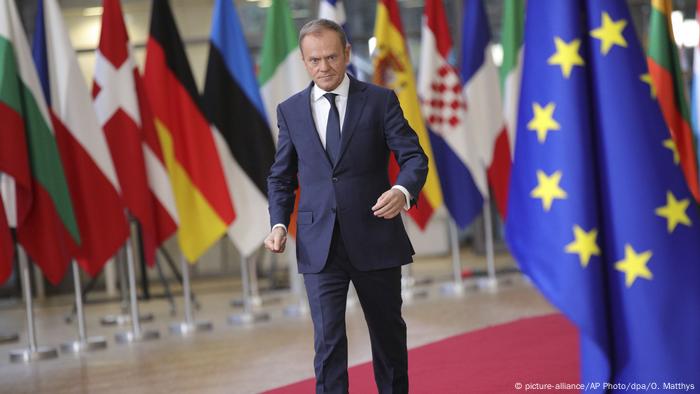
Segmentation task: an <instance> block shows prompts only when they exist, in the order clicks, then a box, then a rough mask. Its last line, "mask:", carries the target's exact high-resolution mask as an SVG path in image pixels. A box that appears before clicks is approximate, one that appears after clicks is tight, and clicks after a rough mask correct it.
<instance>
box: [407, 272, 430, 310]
mask: <svg viewBox="0 0 700 394" xmlns="http://www.w3.org/2000/svg"><path fill="white" fill-rule="evenodd" d="M415 285H416V279H415V278H414V277H413V274H412V273H411V267H410V266H409V265H404V266H402V267H401V298H402V299H403V301H404V302H411V301H413V300H417V299H423V298H426V297H428V290H427V289H417V288H416V287H415Z"/></svg>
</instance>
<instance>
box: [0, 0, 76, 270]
mask: <svg viewBox="0 0 700 394" xmlns="http://www.w3.org/2000/svg"><path fill="white" fill-rule="evenodd" d="M0 122H1V124H2V127H1V128H0V171H2V172H3V173H5V174H6V175H8V176H10V177H12V181H13V182H14V193H12V194H13V195H11V196H5V197H6V200H8V199H12V200H13V201H14V202H15V204H13V205H16V212H13V213H15V214H16V215H15V218H14V220H15V221H16V223H14V224H15V225H16V227H17V238H18V241H19V242H20V243H21V244H22V246H23V247H24V248H25V250H26V251H27V254H28V255H29V256H30V257H31V258H32V259H33V260H34V261H35V262H36V263H37V264H38V265H39V266H40V267H41V269H42V271H43V272H44V275H45V276H46V278H47V279H48V280H49V281H50V282H51V283H53V284H58V283H59V282H60V281H61V279H62V278H63V275H64V273H65V272H66V269H67V267H68V265H69V263H70V261H71V252H72V251H73V250H75V249H76V248H77V247H78V246H79V245H80V234H79V231H78V225H77V222H76V219H75V215H74V211H73V205H72V202H71V199H70V194H69V191H68V185H67V182H66V177H65V174H64V171H63V165H62V164H61V159H60V157H59V154H58V148H57V146H56V140H55V138H54V134H53V128H52V126H51V118H50V116H49V111H48V109H47V106H46V102H45V101H44V96H43V93H42V88H41V84H40V82H39V77H38V75H37V72H36V69H35V68H34V63H33V61H32V56H31V52H30V50H29V45H28V43H27V38H26V37H25V35H24V30H23V27H22V22H21V20H20V18H19V15H18V13H17V9H16V8H15V2H14V1H13V0H0ZM4 213H5V212H4V210H3V211H2V212H0V215H3V216H4Z"/></svg>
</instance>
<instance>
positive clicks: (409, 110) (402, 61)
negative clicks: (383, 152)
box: [372, 0, 442, 229]
mask: <svg viewBox="0 0 700 394" xmlns="http://www.w3.org/2000/svg"><path fill="white" fill-rule="evenodd" d="M374 36H375V37H376V40H377V43H376V48H375V51H374V53H373V54H372V63H373V65H374V77H373V82H374V83H375V84H377V85H381V86H385V87H388V88H390V89H393V90H394V91H395V92H396V95H397V96H398V97H399V102H400V103H401V109H402V110H403V113H404V116H405V117H406V120H407V121H408V124H409V125H410V126H411V127H412V128H413V130H415V131H416V134H418V139H419V141H420V144H421V146H422V147H423V150H424V151H425V154H426V155H427V156H428V160H429V162H428V166H429V167H428V178H427V179H426V181H425V186H424V187H423V191H422V192H421V193H420V195H419V196H418V205H417V206H416V207H415V208H414V209H411V210H410V211H408V214H409V215H410V216H411V218H413V220H414V221H415V222H416V224H418V226H419V227H420V228H421V229H425V227H426V225H427V224H428V221H429V220H430V217H431V216H432V215H433V212H435V210H436V209H437V208H438V207H439V206H440V205H442V191H441V190H440V181H439V179H438V174H437V169H436V168H435V160H433V150H432V148H431V146H430V139H429V137H428V131H427V130H426V128H425V123H424V121H423V116H422V115H421V111H420V105H419V102H418V93H417V91H416V81H415V78H414V76H413V66H412V65H411V60H410V58H409V55H408V48H407V47H406V41H405V39H404V33H403V27H402V25H401V16H400V14H399V6H398V5H397V3H396V0H381V1H380V2H379V5H377V19H376V24H375V26H374ZM389 172H390V174H391V177H392V180H395V179H396V176H397V175H398V172H399V167H398V164H396V160H394V159H392V160H391V164H390V165H389Z"/></svg>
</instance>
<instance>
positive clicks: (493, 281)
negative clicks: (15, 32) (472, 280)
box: [478, 197, 498, 290]
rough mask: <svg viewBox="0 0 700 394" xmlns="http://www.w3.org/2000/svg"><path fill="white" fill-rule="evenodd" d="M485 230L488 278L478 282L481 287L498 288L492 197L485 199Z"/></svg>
mask: <svg viewBox="0 0 700 394" xmlns="http://www.w3.org/2000/svg"><path fill="white" fill-rule="evenodd" d="M484 232H485V236H486V270H487V276H486V278H482V279H481V280H480V281H479V282H478V283H479V287H480V288H482V289H487V290H496V289H498V279H497V278H496V265H495V263H494V257H493V255H494V253H493V220H492V217H491V198H490V197H486V198H485V199H484Z"/></svg>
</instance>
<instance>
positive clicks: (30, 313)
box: [10, 242, 58, 363]
mask: <svg viewBox="0 0 700 394" xmlns="http://www.w3.org/2000/svg"><path fill="white" fill-rule="evenodd" d="M15 245H17V243H16V242H15ZM15 250H16V251H17V257H18V259H19V274H20V278H21V281H22V291H23V294H24V307H25V310H26V312H27V340H28V342H29V343H28V345H29V347H27V348H26V349H17V350H13V351H11V352H10V361H11V362H13V363H30V362H33V361H38V360H48V359H52V358H56V357H58V351H57V350H56V349H55V348H52V347H45V346H41V347H40V346H37V344H36V330H35V327H34V306H33V305H32V281H31V278H30V276H29V264H27V255H26V253H25V252H24V249H22V248H21V247H19V245H17V246H16V249H15Z"/></svg>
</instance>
